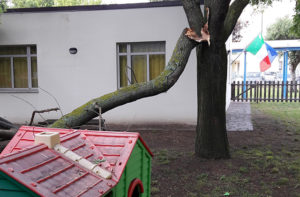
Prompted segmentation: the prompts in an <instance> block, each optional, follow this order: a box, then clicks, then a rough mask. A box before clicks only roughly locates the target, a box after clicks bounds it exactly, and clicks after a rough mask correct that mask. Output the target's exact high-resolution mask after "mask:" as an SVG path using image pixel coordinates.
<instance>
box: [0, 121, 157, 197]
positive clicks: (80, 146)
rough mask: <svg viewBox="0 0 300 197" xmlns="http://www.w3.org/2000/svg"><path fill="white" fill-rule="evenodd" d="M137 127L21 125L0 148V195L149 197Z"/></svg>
mask: <svg viewBox="0 0 300 197" xmlns="http://www.w3.org/2000/svg"><path fill="white" fill-rule="evenodd" d="M152 156H153V155H152V153H151V151H150V150H149V148H148V147H147V145H146V144H145V143H144V141H143V139H142V138H141V137H140V135H139V134H138V133H131V132H110V131H90V130H73V129H50V128H40V127H26V126H23V127H21V128H20V129H19V131H18V132H17V133H16V135H15V136H14V138H13V139H12V140H11V141H10V143H9V144H8V145H7V146H6V148H5V149H4V150H3V152H2V153H1V154H0V196H15V197H29V196H45V197H52V196H63V197H68V196H72V197H75V196H104V197H149V196H150V183H151V160H152Z"/></svg>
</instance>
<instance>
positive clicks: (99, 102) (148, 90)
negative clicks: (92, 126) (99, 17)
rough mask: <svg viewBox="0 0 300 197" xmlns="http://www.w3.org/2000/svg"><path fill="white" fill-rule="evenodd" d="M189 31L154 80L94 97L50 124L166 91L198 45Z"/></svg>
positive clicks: (74, 121)
mask: <svg viewBox="0 0 300 197" xmlns="http://www.w3.org/2000/svg"><path fill="white" fill-rule="evenodd" d="M186 31H187V29H185V30H184V31H183V32H182V34H181V35H180V37H179V39H178V41H177V44H176V46H175V49H174V50H173V54H172V57H171V59H170V60H169V62H168V65H167V66H166V68H165V70H164V71H163V72H162V73H161V74H160V75H159V76H158V77H156V78H155V79H153V80H151V81H148V82H144V83H136V84H133V85H130V86H127V87H123V88H121V89H119V90H117V91H115V92H112V93H109V94H106V95H104V96H101V97H99V98H95V99H93V100H91V101H89V102H87V103H86V104H84V105H82V106H81V107H79V108H77V109H75V110H74V111H72V112H71V113H69V114H67V115H65V116H63V117H62V118H60V119H59V120H57V121H56V122H54V123H53V124H52V125H50V127H56V128H73V127H75V126H79V125H82V124H84V123H86V122H88V121H89V120H91V119H93V118H94V117H96V116H98V109H99V107H101V109H102V113H105V112H106V111H109V110H110V109H113V108H116V107H118V106H121V105H124V104H126V103H130V102H133V101H136V100H138V99H141V98H145V97H150V96H154V95H157V94H160V93H162V92H166V91H167V90H168V89H170V88H171V87H172V86H173V85H174V84H175V83H176V81H177V80H178V78H179V77H180V75H181V73H182V72H183V70H184V68H185V66H186V63H187V61H188V59H189V56H190V53H191V51H192V49H193V48H194V47H195V46H196V45H197V43H195V42H194V41H192V40H190V39H189V38H188V37H187V36H185V34H186Z"/></svg>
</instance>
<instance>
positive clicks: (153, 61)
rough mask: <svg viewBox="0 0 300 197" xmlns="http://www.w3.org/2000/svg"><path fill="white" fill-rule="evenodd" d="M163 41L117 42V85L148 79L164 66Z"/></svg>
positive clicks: (126, 84)
mask: <svg viewBox="0 0 300 197" xmlns="http://www.w3.org/2000/svg"><path fill="white" fill-rule="evenodd" d="M165 46H166V44H165V42H137V43H119V44H117V54H118V55H117V56H118V87H119V88H120V87H125V86H128V85H130V84H134V83H141V82H146V81H150V80H152V79H154V78H156V77H157V76H158V75H159V74H160V73H161V72H162V71H163V70H164V68H165V50H166V49H165V48H166V47H165Z"/></svg>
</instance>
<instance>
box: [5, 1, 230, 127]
mask: <svg viewBox="0 0 300 197" xmlns="http://www.w3.org/2000/svg"><path fill="white" fill-rule="evenodd" d="M185 27H188V23H187V19H186V16H185V13H184V10H183V8H182V6H181V5H180V3H178V2H157V3H146V4H127V5H100V6H83V7H78V6H77V7H64V8H62V7H57V8H55V7H53V8H35V9H18V10H8V13H4V14H2V15H1V24H0V109H1V110H0V116H1V117H4V118H6V119H8V120H10V121H12V122H19V123H24V122H26V121H27V122H28V121H29V120H30V117H31V114H32V111H33V110H35V109H37V110H42V109H48V108H53V107H57V104H56V102H55V100H54V99H53V98H52V97H51V96H50V95H49V94H48V93H46V92H45V91H44V90H46V91H47V92H49V93H51V94H52V95H53V96H54V97H55V98H56V99H57V101H58V102H59V104H60V106H61V109H62V111H63V113H64V114H66V113H69V112H71V111H72V110H73V109H75V108H76V107H78V106H80V105H83V104H84V103H86V102H87V101H89V100H91V99H92V98H96V97H99V96H101V95H104V94H106V93H110V92H113V91H115V90H117V89H118V88H119V87H120V86H122V85H124V84H125V83H128V80H127V78H126V77H125V76H126V75H127V74H128V79H132V80H134V79H136V80H137V81H143V80H149V79H151V78H152V77H155V76H156V75H157V73H159V72H160V70H161V69H163V66H164V63H167V61H168V60H169V58H170V57H171V54H172V51H173V48H174V46H175V44H176V42H177V39H178V37H179V35H180V34H181V32H182V31H183V29H184V28H185ZM76 50H77V53H76V54H71V53H74V52H76ZM118 50H119V51H118ZM135 63H137V64H136V65H138V66H136V65H135ZM130 65H131V67H132V69H133V70H134V71H135V75H136V76H135V77H133V76H130V73H131V72H130V69H127V71H126V68H125V67H126V66H129V67H130ZM141 65H142V66H141ZM228 73H229V72H228ZM28 79H29V80H28ZM228 85H230V82H228ZM38 87H40V88H38ZM229 88H230V86H229V87H228V89H229ZM228 92H229V93H228V98H229V95H230V89H229V91H228ZM21 99H23V100H21ZM25 101H27V102H29V103H31V104H32V105H33V106H34V108H35V109H34V108H33V106H31V105H30V104H28V103H27V102H25ZM227 103H228V104H229V102H227ZM196 113H197V90H196V56H195V51H193V52H192V54H191V56H190V58H189V62H188V64H187V66H186V69H185V71H184V73H183V74H182V76H181V77H180V79H179V80H178V82H177V83H176V84H175V85H174V87H173V88H171V89H170V90H169V91H168V92H167V93H163V94H160V95H158V96H155V97H150V98H144V99H141V100H138V101H136V102H133V103H129V104H126V105H123V106H121V107H118V108H115V109H113V110H111V111H109V112H107V113H105V114H104V115H103V116H104V118H105V119H106V121H107V122H108V123H111V122H114V123H119V122H126V121H132V122H133V121H134V122H177V123H187V124H195V123H196V118H197V114H196ZM43 116H44V118H45V119H53V118H55V119H56V118H60V117H61V114H60V112H50V113H46V114H43ZM36 120H38V121H39V120H42V119H41V118H39V117H38V116H37V119H36Z"/></svg>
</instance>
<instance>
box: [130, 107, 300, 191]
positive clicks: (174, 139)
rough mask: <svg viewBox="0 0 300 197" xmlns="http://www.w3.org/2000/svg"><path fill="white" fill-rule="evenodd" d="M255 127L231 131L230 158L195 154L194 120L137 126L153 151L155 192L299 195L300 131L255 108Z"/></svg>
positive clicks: (229, 134)
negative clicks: (297, 131) (203, 156)
mask: <svg viewBox="0 0 300 197" xmlns="http://www.w3.org/2000/svg"><path fill="white" fill-rule="evenodd" d="M252 119H253V124H254V131H248V132H242V131H230V132H228V138H229V143H230V150H231V159H227V160H206V159H201V158H198V157H196V156H195V155H194V139H195V126H192V125H190V126H189V125H181V126H180V125H172V124H171V125H164V126H163V128H161V127H160V126H159V125H148V126H144V127H143V129H141V128H138V127H135V128H132V129H130V131H139V132H140V133H141V135H142V137H143V139H144V140H145V141H146V143H147V144H148V146H149V147H150V149H151V150H152V152H153V153H154V155H155V156H154V158H153V166H152V186H151V187H152V189H151V191H152V195H151V196H155V197H158V196H160V197H177V196H178V197H185V196H191V197H193V196H207V197H208V196H213V197H215V196H216V197H218V196H272V197H289V196H291V197H294V196H295V197H299V196H300V143H299V140H300V135H299V134H297V133H296V132H294V131H293V130H287V129H286V127H285V126H284V125H282V124H281V123H280V122H279V121H276V120H274V119H273V118H271V117H269V116H267V115H265V114H263V113H261V112H259V111H257V110H252Z"/></svg>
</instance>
